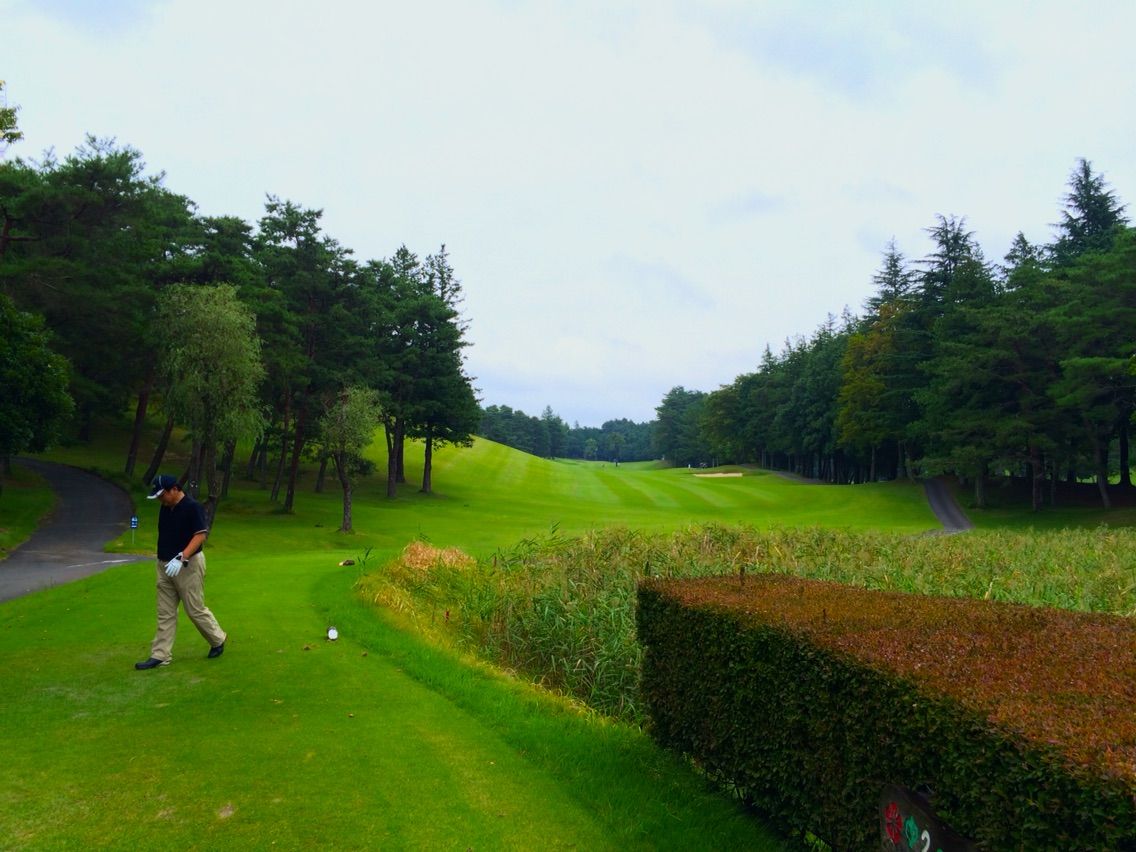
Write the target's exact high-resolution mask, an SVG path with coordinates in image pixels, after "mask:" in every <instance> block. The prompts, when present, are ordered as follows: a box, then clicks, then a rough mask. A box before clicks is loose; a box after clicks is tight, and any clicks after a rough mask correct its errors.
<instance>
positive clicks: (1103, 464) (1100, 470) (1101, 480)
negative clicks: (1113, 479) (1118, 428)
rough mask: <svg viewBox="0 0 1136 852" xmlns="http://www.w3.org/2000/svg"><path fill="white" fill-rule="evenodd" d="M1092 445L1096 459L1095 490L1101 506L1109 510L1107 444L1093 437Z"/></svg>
mask: <svg viewBox="0 0 1136 852" xmlns="http://www.w3.org/2000/svg"><path fill="white" fill-rule="evenodd" d="M1093 445H1094V446H1093V448H1094V450H1095V451H1096V457H1097V458H1096V461H1097V490H1098V491H1100V496H1101V505H1102V506H1104V507H1105V508H1106V509H1111V508H1112V499H1111V498H1110V497H1109V496H1108V442H1107V441H1102V440H1101V439H1100V438H1099V437H1097V436H1095V435H1094V437H1093Z"/></svg>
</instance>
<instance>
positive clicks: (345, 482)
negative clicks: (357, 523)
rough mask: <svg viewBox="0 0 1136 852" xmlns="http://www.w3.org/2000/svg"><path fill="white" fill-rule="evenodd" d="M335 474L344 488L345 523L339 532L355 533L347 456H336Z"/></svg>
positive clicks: (341, 525)
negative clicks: (352, 521)
mask: <svg viewBox="0 0 1136 852" xmlns="http://www.w3.org/2000/svg"><path fill="white" fill-rule="evenodd" d="M335 472H336V474H337V475H338V477H339V485H340V487H342V488H343V523H342V524H340V526H339V531H340V532H343V533H349V532H354V530H353V529H352V528H351V477H349V476H348V475H347V457H346V455H338V454H337V455H336V457H335Z"/></svg>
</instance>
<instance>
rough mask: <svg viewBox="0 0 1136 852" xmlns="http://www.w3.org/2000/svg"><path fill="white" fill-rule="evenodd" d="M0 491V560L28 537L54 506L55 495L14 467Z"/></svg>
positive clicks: (36, 477) (34, 477)
mask: <svg viewBox="0 0 1136 852" xmlns="http://www.w3.org/2000/svg"><path fill="white" fill-rule="evenodd" d="M3 485H4V489H3V491H2V492H0V559H3V558H4V557H5V556H7V555H8V553H10V552H11V551H12V550H14V549H15V548H16V547H17V546H18V545H19V544H20V543H21V542H23V541H24V540H25V539H27V538H28V536H30V535H31V534H32V533H33V532H34V531H35V528H36V525H37V524H38V523H39V522H40V520H41V519H42V518H44V517H45V516H46V515H47V514H48V513H49V512H50V511H51V510H52V508H53V507H54V506H55V495H53V494H52V493H51V491H50V490H48V488H47V483H46V482H45V481H44V480H43V478H42V477H40V476H39V474H37V473H35V472H34V471H31V470H28V469H27V468H24V467H20V466H18V465H16V466H13V468H12V473H11V475H10V476H7V477H5V478H4V483H3Z"/></svg>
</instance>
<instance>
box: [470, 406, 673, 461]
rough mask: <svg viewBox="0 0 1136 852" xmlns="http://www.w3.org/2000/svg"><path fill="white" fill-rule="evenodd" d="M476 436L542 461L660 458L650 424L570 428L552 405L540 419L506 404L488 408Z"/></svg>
mask: <svg viewBox="0 0 1136 852" xmlns="http://www.w3.org/2000/svg"><path fill="white" fill-rule="evenodd" d="M477 434H478V435H481V436H482V437H483V438H488V439H489V440H491V441H497V442H498V443H500V444H505V445H506V446H509V447H513V448H514V449H517V450H521V451H522V452H526V453H531V454H533V455H535V456H541V457H543V458H568V459H587V460H589V461H610V462H620V461H646V460H648V459H653V458H658V456H657V455H656V452H655V446H654V443H653V432H652V425H651V424H650V423H635V422H633V421H631V420H628V419H626V418H620V419H617V420H608V421H607V422H605V423H604V424H603V426H600V427H598V428H597V427H594V426H581V425H580V424H579V423H576V424H574V425H572V426H569V425H568V424H567V423H566V422H565V421H564V420H563V419H562V418H561V417H560V416H559V415H558V414H556V413H554V412H553V410H552V408H551V406H546V407H545V409H544V411H543V412H542V413H541V415H540V417H535V416H530V415H528V414H525V413H524V412H523V411H521V410H519V409H517V410H514V409H512V408H510V407H509V406H507V405H490V406H487V407H486V408H484V409H482V411H481V422H480V424H479V426H478V429H477Z"/></svg>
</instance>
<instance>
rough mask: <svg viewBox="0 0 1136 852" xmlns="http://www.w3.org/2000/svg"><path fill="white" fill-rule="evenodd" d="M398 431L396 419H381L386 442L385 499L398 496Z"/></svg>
mask: <svg viewBox="0 0 1136 852" xmlns="http://www.w3.org/2000/svg"><path fill="white" fill-rule="evenodd" d="M398 429H399V421H398V420H397V419H394V420H392V419H390V418H384V419H383V434H384V435H385V436H386V440H387V497H388V499H391V500H393V499H394V498H395V497H397V496H398V449H397V448H398Z"/></svg>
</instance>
